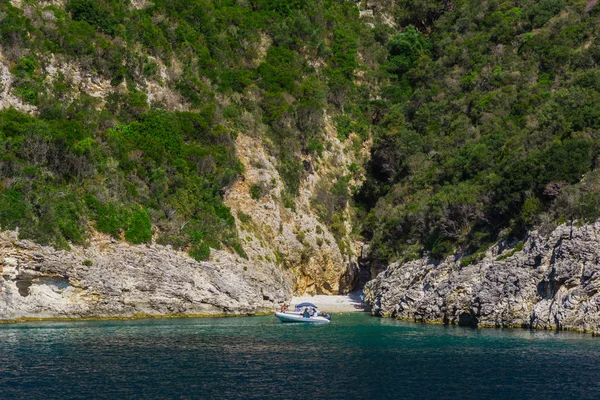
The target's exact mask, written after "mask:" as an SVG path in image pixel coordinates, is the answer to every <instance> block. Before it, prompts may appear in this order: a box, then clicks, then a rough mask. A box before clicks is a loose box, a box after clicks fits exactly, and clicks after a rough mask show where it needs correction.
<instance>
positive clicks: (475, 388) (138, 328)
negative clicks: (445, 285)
mask: <svg viewBox="0 0 600 400" xmlns="http://www.w3.org/2000/svg"><path fill="white" fill-rule="evenodd" d="M599 367H600V339H598V338H592V337H591V336H587V335H578V334H568V333H566V334H565V333H560V334H555V333H548V332H529V331H525V330H493V329H483V330H473V329H468V328H458V327H443V326H429V325H416V324H409V323H403V322H397V321H393V320H388V319H379V318H372V317H369V316H367V315H365V314H352V315H349V316H346V315H344V316H342V317H340V316H334V319H333V322H332V323H331V324H330V325H328V326H303V325H289V324H286V325H284V324H281V323H279V322H278V321H277V320H276V319H275V317H245V318H221V319H212V318H211V319H178V320H138V321H109V322H69V323H31V324H20V325H11V326H2V327H0V398H1V399H21V398H23V399H58V398H60V399H71V398H82V399H84V398H85V399H87V398H95V399H103V398H110V399H115V398H117V399H129V398H174V399H196V398H198V399H220V398H223V399H247V398H257V399H296V398H298V399H396V398H451V397H453V398H478V399H481V398H499V399H500V398H502V399H514V398H546V399H547V398H557V399H558V398H577V399H584V398H589V399H598V398H600V374H599V373H598V368H599Z"/></svg>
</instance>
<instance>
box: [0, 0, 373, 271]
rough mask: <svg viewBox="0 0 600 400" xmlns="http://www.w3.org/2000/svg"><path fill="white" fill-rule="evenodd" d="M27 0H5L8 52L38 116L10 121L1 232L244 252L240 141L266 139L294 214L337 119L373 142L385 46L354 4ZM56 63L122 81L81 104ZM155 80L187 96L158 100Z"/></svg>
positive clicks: (19, 92) (1, 7)
mask: <svg viewBox="0 0 600 400" xmlns="http://www.w3.org/2000/svg"><path fill="white" fill-rule="evenodd" d="M21 3H22V4H21V5H20V8H17V7H15V6H13V5H12V3H11V2H10V1H7V0H0V44H1V45H2V48H3V57H4V58H3V62H4V63H6V64H7V65H9V66H10V71H11V73H12V74H13V76H14V80H15V81H14V88H13V93H14V95H16V96H17V97H19V98H20V99H21V100H22V101H23V102H25V103H29V104H31V105H34V106H36V107H37V110H38V111H39V112H38V113H37V114H36V116H32V115H25V114H23V113H20V112H17V111H15V110H12V109H10V110H4V111H1V112H0V177H1V180H0V226H1V227H2V228H3V229H17V228H18V229H19V231H20V234H21V236H22V237H24V238H32V239H35V240H37V241H38V242H40V243H44V244H52V245H55V246H58V247H61V248H69V245H70V244H85V243H86V241H87V239H88V237H89V228H90V227H93V228H95V229H96V230H98V231H100V232H104V233H107V234H109V235H111V236H113V237H114V238H117V239H124V240H127V241H129V242H132V243H147V242H149V241H151V240H152V238H153V236H154V235H155V237H156V241H157V242H158V243H160V244H164V245H171V246H173V247H174V248H178V249H187V250H188V251H189V252H190V254H191V255H192V256H193V257H195V258H197V259H199V260H204V259H206V258H208V257H209V255H210V248H215V249H219V248H222V247H223V246H225V247H227V248H229V249H232V250H234V251H236V252H237V253H238V254H240V255H241V256H242V257H246V255H245V253H244V251H243V249H242V246H241V244H240V241H239V239H238V236H237V232H236V229H235V219H234V218H233V216H232V215H231V213H230V211H229V209H228V208H227V207H225V206H224V205H223V203H222V199H221V196H222V194H223V192H224V190H225V188H226V187H228V186H229V185H231V184H232V183H233V181H234V180H235V179H237V177H238V176H239V174H240V173H241V172H242V166H241V164H240V162H239V161H238V160H237V158H236V156H235V149H234V146H233V144H234V140H235V135H236V133H237V132H239V131H243V132H245V134H247V135H254V136H256V135H260V136H261V137H262V138H263V141H264V143H265V144H266V146H267V147H268V150H269V151H270V152H271V153H272V155H274V156H275V157H276V159H277V160H278V165H277V167H278V169H279V171H280V174H281V177H282V179H283V180H284V183H285V191H284V193H282V200H283V202H284V204H285V206H286V207H289V208H293V207H294V201H293V199H294V197H295V196H296V195H297V194H298V189H299V186H300V180H301V179H302V177H303V176H304V174H305V168H306V164H303V163H302V161H301V159H302V158H303V157H304V158H306V157H318V156H319V155H320V154H321V153H322V152H323V150H324V144H325V143H324V140H323V139H324V137H323V126H324V112H323V111H324V109H327V110H329V112H330V113H332V114H333V115H335V116H336V118H342V119H343V118H345V117H344V116H345V115H346V114H348V118H349V119H350V120H351V121H355V120H356V121H359V124H360V127H358V126H356V123H354V122H352V123H351V124H350V125H349V128H348V129H347V131H348V134H347V136H348V135H349V132H350V130H355V131H359V130H360V132H361V133H360V135H361V140H366V139H367V137H368V134H367V130H368V126H367V123H366V119H365V117H364V115H363V114H364V109H363V108H364V107H363V108H361V107H357V106H356V104H357V103H358V102H360V101H361V99H363V100H365V99H367V98H368V93H366V92H364V91H363V92H361V91H359V90H358V88H357V86H356V85H355V83H354V72H355V70H356V69H357V68H358V67H359V65H358V63H357V52H358V50H359V49H361V48H366V47H369V46H371V47H372V46H375V47H376V48H377V46H379V47H378V48H381V49H383V47H382V46H381V45H377V44H376V43H375V41H374V38H373V35H372V33H371V31H370V29H369V28H368V27H366V26H365V25H363V24H361V23H360V20H359V15H358V10H357V8H356V6H355V3H354V2H352V1H349V0H344V1H333V0H307V1H302V2H297V1H277V2H273V1H271V0H268V1H267V0H252V1H250V2H246V1H235V0H219V1H207V0H190V1H185V2H182V1H179V0H156V1H152V2H151V3H149V6H148V7H147V8H145V9H135V8H133V7H131V6H130V4H129V2H123V1H117V0H98V1H95V0H94V1H92V0H68V1H66V3H65V6H64V7H61V6H57V5H48V6H44V5H39V4H38V2H34V1H32V0H24V1H23V2H21ZM24 10H26V11H24ZM7 49H10V50H9V51H7ZM53 58H55V59H56V60H58V61H59V62H61V63H62V64H63V65H73V66H74V67H75V68H77V69H79V70H81V72H82V73H83V74H85V73H87V72H90V73H92V74H93V75H97V76H99V77H100V78H101V79H106V80H107V81H108V82H110V86H111V87H110V88H109V90H108V92H107V93H106V94H103V96H104V98H99V97H92V96H89V95H86V94H82V93H80V92H79V91H78V90H77V86H78V84H77V83H75V82H73V77H72V76H70V74H69V72H68V71H66V70H60V69H57V68H55V67H56V66H55V65H52V62H53V61H52V59H53ZM369 62H372V61H369ZM52 70H54V71H55V72H53V73H50V72H49V71H52ZM147 79H150V80H153V81H154V82H155V83H157V84H160V85H163V86H165V87H167V88H168V89H169V90H170V91H172V93H174V94H175V95H176V96H180V98H177V97H173V96H171V98H170V99H169V98H168V97H166V100H156V98H153V99H152V101H149V100H150V99H149V97H150V96H149V95H148V93H147V91H146V90H145V87H146V80H147ZM182 103H183V104H182ZM182 105H183V106H184V107H188V108H189V109H190V111H189V112H180V111H174V110H175V109H180V108H181V106H182ZM268 190H269V188H268V187H266V186H265V185H255V186H252V187H251V189H250V191H251V195H252V197H253V198H254V199H257V200H258V199H260V198H261V197H262V196H264V195H265V194H266V193H267V191H268ZM348 200H349V197H348V196H347V198H346V199H345V201H348ZM242 220H246V218H244V217H243V216H242V217H240V221H242Z"/></svg>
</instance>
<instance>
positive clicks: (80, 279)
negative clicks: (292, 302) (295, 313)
mask: <svg viewBox="0 0 600 400" xmlns="http://www.w3.org/2000/svg"><path fill="white" fill-rule="evenodd" d="M113 242H114V241H113V240H112V239H111V238H109V237H106V236H104V235H96V236H95V238H94V239H93V240H92V243H91V244H90V246H88V247H86V248H83V247H76V246H74V247H73V249H72V251H70V252H67V251H62V250H60V251H59V250H55V249H53V248H51V247H44V246H40V245H37V244H35V243H33V242H31V241H28V240H18V239H16V237H15V235H14V233H11V232H0V271H1V272H0V320H12V319H18V318H58V317H65V318H85V317H127V316H133V315H135V314H149V315H164V314H221V313H225V314H254V313H257V312H264V311H271V310H273V309H274V308H275V307H277V306H278V305H279V304H281V303H282V302H285V301H289V299H290V298H291V295H292V288H293V287H292V286H293V278H292V277H291V276H290V274H289V273H286V272H283V271H281V270H279V269H277V268H273V269H270V268H268V266H267V267H266V268H265V266H257V265H252V264H249V263H247V262H246V260H243V259H239V258H237V257H236V256H233V255H231V254H229V253H225V252H223V253H225V254H220V253H221V252H218V253H219V260H218V262H214V263H208V262H197V261H195V260H193V259H192V258H190V257H189V256H188V255H187V254H186V253H183V252H179V251H174V250H171V249H170V248H169V247H164V246H159V245H130V244H127V243H113Z"/></svg>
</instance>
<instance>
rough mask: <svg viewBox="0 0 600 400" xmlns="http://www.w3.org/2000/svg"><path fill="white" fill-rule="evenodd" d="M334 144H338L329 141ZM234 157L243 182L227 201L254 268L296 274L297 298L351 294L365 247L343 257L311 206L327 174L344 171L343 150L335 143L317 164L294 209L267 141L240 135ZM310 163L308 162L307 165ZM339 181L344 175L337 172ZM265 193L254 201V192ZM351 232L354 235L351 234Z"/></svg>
mask: <svg viewBox="0 0 600 400" xmlns="http://www.w3.org/2000/svg"><path fill="white" fill-rule="evenodd" d="M331 136H332V138H331V140H332V141H334V140H335V141H337V139H336V138H335V137H334V136H333V135H331ZM236 153H237V156H238V158H239V159H240V161H241V162H242V164H243V165H244V178H243V179H239V180H238V181H236V182H235V183H234V184H233V185H232V187H231V188H229V190H228V191H227V192H226V194H225V196H224V202H225V204H226V205H227V206H228V207H230V208H231V210H232V213H233V215H234V216H235V217H236V222H237V227H238V232H239V234H240V238H241V239H242V243H243V246H244V250H245V252H246V253H247V254H248V257H249V260H250V262H252V263H254V264H256V265H263V266H265V267H266V266H270V267H269V268H276V267H280V268H282V269H284V270H289V271H291V272H293V274H294V276H295V293H297V294H339V293H347V292H349V291H351V290H352V289H353V283H354V280H355V277H356V274H357V271H358V267H357V262H356V255H355V254H359V250H357V249H360V245H361V244H362V243H358V242H356V243H353V245H354V247H355V248H354V249H353V250H354V251H353V255H349V254H343V252H342V251H341V250H340V246H339V244H338V243H337V241H336V239H335V238H334V236H333V235H332V233H331V232H330V231H329V229H328V227H327V226H326V225H325V224H323V223H321V222H320V221H319V218H318V216H317V215H316V213H315V211H314V209H313V208H312V207H311V200H312V198H313V196H314V193H315V185H316V184H317V182H318V181H319V180H320V179H324V178H323V177H322V176H321V175H324V174H325V173H326V172H327V170H328V169H329V170H331V169H333V168H339V169H344V168H347V165H348V164H350V161H348V160H346V159H342V158H343V154H344V147H343V145H342V144H341V143H340V142H339V141H337V143H336V144H334V145H332V148H331V150H330V151H325V152H324V154H323V156H322V158H321V159H320V160H317V162H318V163H319V164H318V165H319V167H320V168H318V171H316V170H317V168H315V170H313V171H312V172H310V173H308V176H307V177H306V179H304V180H303V182H302V184H301V188H300V193H299V195H298V196H297V197H296V198H295V199H294V200H293V201H294V208H293V209H292V208H286V207H285V206H284V202H283V200H282V197H283V192H284V184H283V181H282V179H281V177H280V175H279V172H278V171H277V168H276V167H275V164H276V161H275V159H274V158H273V157H272V156H270V155H269V154H268V153H267V152H266V151H265V149H264V146H263V141H262V139H259V138H253V137H250V136H247V135H244V134H242V133H240V134H238V137H237V139H236ZM307 162H308V161H307ZM336 175H337V176H342V175H343V173H342V172H339V171H337V174H336ZM252 186H258V187H260V188H261V194H260V197H259V198H252V196H251V187H252ZM347 231H348V232H349V231H351V228H348V229H347Z"/></svg>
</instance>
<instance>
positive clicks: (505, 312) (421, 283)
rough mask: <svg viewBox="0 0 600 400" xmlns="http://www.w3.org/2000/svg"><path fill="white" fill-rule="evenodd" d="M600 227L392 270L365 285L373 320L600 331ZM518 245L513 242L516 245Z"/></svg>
mask: <svg viewBox="0 0 600 400" xmlns="http://www.w3.org/2000/svg"><path fill="white" fill-rule="evenodd" d="M599 239H600V223H595V224H593V225H584V226H581V227H575V226H569V225H561V226H559V227H558V228H556V229H555V230H554V231H553V232H552V233H551V234H549V235H548V236H547V237H546V236H544V235H541V234H540V233H539V232H537V231H533V232H531V233H530V234H529V236H528V237H527V239H526V240H525V241H524V242H523V243H522V249H520V248H521V245H518V246H513V248H511V246H507V245H506V243H498V244H497V245H495V246H493V247H492V248H490V249H489V250H488V251H487V253H486V255H485V257H484V258H483V259H482V260H480V261H479V262H476V263H472V264H470V265H463V264H464V263H463V264H461V260H460V259H455V258H454V257H449V258H448V259H446V260H444V261H443V262H435V261H434V260H431V259H427V258H423V259H420V260H416V261H411V262H407V263H404V264H400V263H394V264H391V265H390V266H389V267H388V268H387V269H386V270H385V271H384V272H382V273H381V274H380V275H378V276H377V277H376V278H375V279H373V280H372V281H370V282H369V283H368V284H367V285H366V287H365V295H366V297H365V301H366V302H367V304H369V305H370V306H371V309H372V313H373V314H375V315H380V316H386V317H394V318H399V319H407V320H412V321H422V322H438V323H445V324H459V325H470V326H490V327H517V326H518V327H531V328H536V329H555V330H567V329H568V330H576V331H581V332H594V331H598V330H599V329H600V294H599V290H600V246H599V244H600V241H599ZM513 245H514V244H513Z"/></svg>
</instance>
